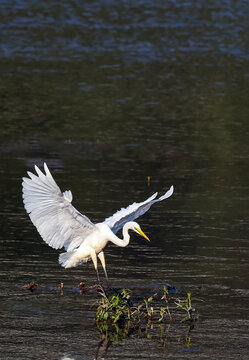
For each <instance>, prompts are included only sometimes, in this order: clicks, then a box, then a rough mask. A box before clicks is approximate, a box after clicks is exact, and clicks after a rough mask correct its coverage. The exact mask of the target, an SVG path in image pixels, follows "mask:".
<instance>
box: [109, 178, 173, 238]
mask: <svg viewBox="0 0 249 360" xmlns="http://www.w3.org/2000/svg"><path fill="white" fill-rule="evenodd" d="M173 192H174V187H173V185H172V186H171V187H170V189H169V190H168V191H167V192H166V193H165V194H164V195H162V196H161V197H160V198H158V199H155V198H156V197H157V193H155V194H153V195H152V196H151V197H149V198H148V199H147V200H145V201H143V202H140V203H136V202H135V203H133V204H131V205H129V206H128V207H127V208H122V209H121V210H119V211H117V212H116V213H115V214H113V215H112V216H110V217H108V218H106V219H105V223H106V224H107V225H108V226H109V227H110V228H111V230H112V231H113V232H114V234H116V233H117V232H118V230H120V229H121V228H122V227H123V226H124V224H125V223H126V222H128V221H133V220H135V219H137V218H138V217H140V216H142V215H143V214H145V213H146V212H147V211H148V210H149V209H150V207H151V205H153V204H155V203H156V202H158V201H162V200H165V199H167V198H168V197H170V196H171V195H172V194H173Z"/></svg>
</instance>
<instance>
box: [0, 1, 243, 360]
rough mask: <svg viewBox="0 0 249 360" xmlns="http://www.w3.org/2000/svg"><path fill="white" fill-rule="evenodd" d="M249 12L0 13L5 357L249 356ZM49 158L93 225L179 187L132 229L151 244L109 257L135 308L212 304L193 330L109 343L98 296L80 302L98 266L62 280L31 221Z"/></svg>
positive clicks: (67, 9)
mask: <svg viewBox="0 0 249 360" xmlns="http://www.w3.org/2000/svg"><path fill="white" fill-rule="evenodd" d="M248 12H249V11H248V6H247V3H246V2H244V1H225V0H223V1H220V2H215V1H205V2H199V3H196V2H195V1H173V0H172V1H164V2H163V1H153V2H152V1H138V2H136V3H134V2H131V1H128V0H127V1H120V2H115V1H102V2H99V1H60V2H59V1H42V2H38V1H11V2H9V1H1V2H0V31H1V35H2V36H1V40H0V65H1V72H0V98H1V101H0V125H1V131H0V140H1V143H0V148H1V170H0V177H1V181H0V191H1V194H2V210H1V217H0V224H1V235H0V303H1V307H0V322H1V330H0V334H1V343H0V351H1V353H0V354H1V355H0V357H1V358H3V359H16V358H18V359H34V358H47V359H62V358H66V356H68V357H70V356H71V358H74V359H93V358H94V357H97V358H101V356H102V357H104V358H108V359H120V358H126V359H132V358H134V357H136V358H141V359H146V358H151V357H153V358H158V359H162V358H179V359H181V358H189V357H191V358H215V359H223V358H224V359H234V357H239V358H240V359H247V356H248V335H249V334H248V325H249V316H248V315H249V312H248V308H249V301H248V300H249V288H248V270H249V268H248V260H249V244H248V199H249V185H248V184H249V172H248V159H249V156H248V154H249V151H248V150H249V145H248V131H249V123H248V90H249V72H248V65H249V64H248V60H249V56H248V48H249V40H248V36H247V34H248V30H249V29H248V15H249V14H248ZM44 160H46V161H47V163H48V165H49V167H50V168H51V170H52V172H53V175H54V177H55V179H56V181H57V182H58V184H59V185H60V187H61V189H63V190H65V189H71V190H72V192H73V194H74V205H75V206H76V208H78V209H79V210H80V211H82V212H83V213H85V214H86V215H87V216H89V217H90V218H91V220H92V221H93V222H99V221H102V220H103V219H104V218H105V217H107V216H109V215H111V214H112V213H113V212H114V211H116V210H117V209H119V208H120V207H122V206H127V205H129V204H130V203H132V202H133V201H142V200H143V199H146V198H147V197H148V196H149V195H151V194H152V193H153V192H155V191H159V192H160V193H162V192H163V191H166V190H167V188H168V187H169V186H170V185H171V184H174V185H175V193H174V195H173V196H172V197H171V198H170V199H168V200H166V201H165V202H163V203H160V204H157V205H155V206H154V207H153V208H151V210H150V211H149V212H148V213H147V214H146V215H144V216H143V217H142V218H141V219H139V223H140V224H141V227H142V228H143V230H144V231H145V233H146V234H148V236H149V237H150V238H151V242H150V244H147V243H146V242H143V241H142V240H141V239H140V238H138V237H136V235H133V236H132V240H131V243H130V245H129V247H127V248H123V249H120V248H117V247H115V246H114V245H109V246H108V247H107V249H106V252H105V253H106V260H107V268H108V270H109V276H110V278H111V280H112V283H113V285H114V286H115V287H119V288H120V287H128V288H131V289H132V290H133V292H134V293H135V294H136V296H139V297H141V298H142V297H143V296H146V295H147V294H148V293H149V292H150V291H151V289H153V288H156V289H157V288H159V287H161V286H162V285H163V284H166V283H169V284H171V285H172V286H175V287H176V288H178V289H181V290H182V291H187V292H191V293H192V295H193V296H194V297H197V298H199V299H201V300H204V301H202V302H199V303H198V304H197V305H196V306H197V307H198V311H199V314H200V320H199V321H198V323H197V324H196V326H195V328H194V329H193V330H192V331H191V332H190V333H189V328H188V327H187V326H185V325H182V324H181V323H180V322H179V321H175V322H173V324H171V326H170V327H169V329H168V335H167V337H166V341H165V343H166V346H163V345H162V342H161V341H160V337H159V334H158V333H155V332H154V333H153V337H152V340H150V339H148V338H146V337H144V336H140V335H139V334H134V333H133V334H130V336H129V337H127V338H125V339H123V340H120V341H117V342H112V343H110V344H105V342H103V343H102V344H101V346H100V342H101V336H100V334H99V332H98V330H97V329H96V327H95V325H94V322H93V317H94V314H95V305H94V303H95V301H96V294H95V293H94V292H90V293H87V294H80V293H79V292H78V291H77V289H76V286H77V284H79V282H80V281H85V282H86V283H87V284H88V285H93V284H95V282H96V275H95V271H94V269H93V266H92V264H91V263H89V264H85V265H84V266H81V267H78V268H76V269H72V270H67V271H66V270H64V269H62V268H60V266H59V265H58V263H57V258H58V252H57V251H55V250H53V249H50V248H49V247H48V246H47V245H46V244H44V243H43V242H42V240H41V238H40V237H39V235H38V234H37V232H36V230H35V229H34V227H33V225H32V224H31V222H30V220H29V218H28V216H27V214H26V213H25V211H24V209H23V204H22V199H21V178H22V176H24V175H25V173H26V171H27V170H31V169H32V167H33V165H34V164H35V163H36V164H38V165H42V163H43V161H44ZM148 176H150V178H151V181H150V186H148V180H147V178H148ZM101 278H104V276H103V273H102V272H101ZM30 281H35V282H37V283H38V284H39V289H38V290H37V291H35V292H34V293H30V292H28V291H26V290H24V288H23V285H24V284H27V283H29V282H30ZM61 282H63V283H64V291H63V294H62V293H61V291H60V290H58V289H57V286H58V284H60V283H61ZM189 336H190V338H189ZM186 339H187V340H186ZM189 339H190V340H191V341H190V343H189ZM164 345H165V344H164ZM101 351H102V352H104V353H105V352H106V354H105V355H101Z"/></svg>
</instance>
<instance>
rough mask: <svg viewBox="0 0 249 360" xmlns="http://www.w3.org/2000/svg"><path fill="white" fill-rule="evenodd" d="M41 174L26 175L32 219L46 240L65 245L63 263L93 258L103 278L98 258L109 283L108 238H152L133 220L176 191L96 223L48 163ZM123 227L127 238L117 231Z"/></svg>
mask: <svg viewBox="0 0 249 360" xmlns="http://www.w3.org/2000/svg"><path fill="white" fill-rule="evenodd" d="M35 170H36V173H37V175H34V174H33V173H31V172H29V171H28V175H29V177H30V178H26V177H24V178H23V182H22V187H23V202H24V207H25V209H26V211H27V213H28V214H29V216H30V219H31V221H32V222H33V224H34V225H35V227H36V228H37V230H38V232H39V233H40V235H41V237H42V238H43V240H44V241H45V242H46V243H47V244H48V245H49V246H51V247H53V248H54V249H61V248H62V247H64V248H65V250H66V252H64V253H62V254H60V256H59V263H60V264H61V265H62V266H63V267H65V268H71V267H74V266H77V265H79V264H81V263H84V262H87V261H88V260H90V259H92V261H93V264H94V267H95V270H96V273H97V279H98V282H99V283H100V280H99V274H98V266H97V257H98V258H99V259H100V261H101V264H102V266H103V269H104V273H105V277H106V280H107V283H108V284H109V280H108V276H107V272H106V266H105V257H104V252H103V249H104V247H105V246H106V245H107V243H108V241H111V242H112V243H114V244H115V245H117V246H121V247H124V246H127V245H128V244H129V242H130V235H129V233H128V232H129V230H133V231H135V232H136V233H138V234H140V235H141V236H143V237H144V238H145V239H147V240H149V239H148V237H147V236H146V235H145V234H144V232H143V231H142V230H141V228H140V226H139V224H138V223H136V222H134V221H133V220H134V219H136V218H138V217H139V216H141V215H143V214H144V213H145V212H146V211H148V210H149V208H150V207H151V205H152V204H154V203H156V202H158V201H162V200H164V199H167V198H168V197H170V196H171V195H172V194H173V191H174V189H173V186H171V188H170V189H169V190H168V191H167V192H166V193H165V194H164V195H163V196H161V197H160V198H158V199H155V198H156V196H157V193H155V194H154V195H152V196H151V197H149V198H148V199H147V200H145V201H143V202H140V203H133V204H132V205H130V206H128V207H127V208H125V209H124V208H123V209H121V210H119V211H117V212H116V213H115V214H114V215H112V216H110V217H108V218H106V219H105V220H104V222H102V223H98V224H93V223H92V222H91V221H90V220H89V219H88V217H86V216H85V215H83V214H81V213H80V212H79V211H78V210H76V209H75V208H74V207H73V205H72V204H71V202H72V200H73V195H72V193H71V191H70V190H67V191H64V192H63V193H62V192H61V190H60V188H59V186H58V185H57V184H56V182H55V180H54V179H53V177H52V175H51V173H50V171H49V169H48V167H47V165H46V163H44V171H45V173H43V172H42V171H41V170H40V169H39V168H38V167H37V166H36V165H35ZM121 228H123V239H119V238H118V237H117V236H116V235H115V234H116V233H117V231H118V230H119V229H121Z"/></svg>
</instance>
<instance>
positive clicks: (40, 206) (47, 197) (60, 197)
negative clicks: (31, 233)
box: [22, 163, 97, 251]
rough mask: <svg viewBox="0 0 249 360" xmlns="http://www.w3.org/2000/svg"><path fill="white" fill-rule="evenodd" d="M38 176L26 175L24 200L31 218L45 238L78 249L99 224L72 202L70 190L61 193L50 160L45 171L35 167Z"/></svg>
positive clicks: (54, 244)
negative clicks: (76, 207) (93, 221)
mask: <svg viewBox="0 0 249 360" xmlns="http://www.w3.org/2000/svg"><path fill="white" fill-rule="evenodd" d="M35 170H36V172H37V175H35V174H33V173H31V172H28V175H29V177H30V178H25V177H24V178H23V183H22V186H23V202H24V207H25V209H26V211H27V213H28V214H29V216H30V219H31V221H32V222H33V224H34V225H35V227H36V228H37V230H38V232H39V233H40V235H41V237H42V238H43V240H44V241H45V242H46V243H47V244H48V245H50V246H51V247H53V248H54V249H60V248H62V247H63V246H64V247H65V249H66V250H67V251H72V250H74V249H76V248H77V247H78V246H80V244H81V243H82V242H83V241H84V239H85V238H86V237H87V236H88V235H89V234H90V233H92V232H93V231H97V227H96V226H95V225H94V224H93V223H92V222H91V221H90V220H89V219H88V217H87V216H85V215H83V214H81V213H80V212H79V211H78V210H77V209H75V207H74V206H73V205H72V204H71V201H72V199H73V196H72V193H71V191H70V190H67V191H65V192H64V193H61V190H60V188H59V186H58V185H57V184H56V182H55V181H54V178H53V177H52V175H51V173H50V171H49V169H48V167H47V165H46V163H44V170H45V174H44V173H43V172H42V171H41V170H40V169H39V168H38V167H37V166H35Z"/></svg>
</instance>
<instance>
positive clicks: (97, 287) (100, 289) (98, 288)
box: [96, 284, 107, 298]
mask: <svg viewBox="0 0 249 360" xmlns="http://www.w3.org/2000/svg"><path fill="white" fill-rule="evenodd" d="M96 290H97V293H99V294H100V295H101V296H103V297H106V298H107V295H106V292H105V289H104V288H103V286H102V285H101V284H98V285H97V286H96Z"/></svg>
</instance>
